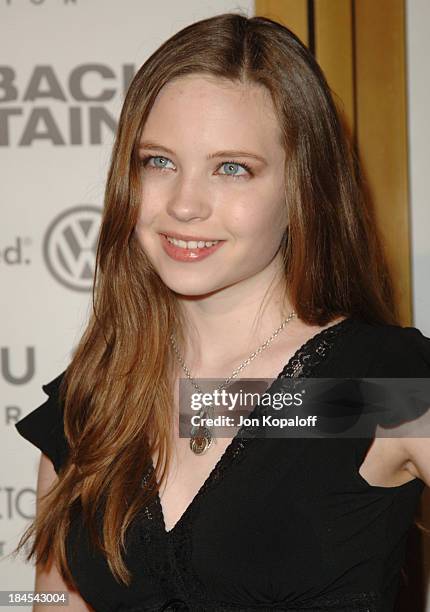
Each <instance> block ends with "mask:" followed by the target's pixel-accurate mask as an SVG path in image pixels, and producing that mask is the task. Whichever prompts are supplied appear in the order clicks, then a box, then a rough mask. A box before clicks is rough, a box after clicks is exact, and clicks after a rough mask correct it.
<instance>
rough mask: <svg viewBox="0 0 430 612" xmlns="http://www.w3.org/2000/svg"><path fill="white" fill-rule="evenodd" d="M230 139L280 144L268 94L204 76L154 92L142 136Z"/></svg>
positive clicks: (253, 86) (254, 86)
mask: <svg viewBox="0 0 430 612" xmlns="http://www.w3.org/2000/svg"><path fill="white" fill-rule="evenodd" d="M227 133H228V134H230V135H232V136H233V135H234V136H235V138H240V139H245V140H247V141H249V143H250V144H252V142H254V143H255V144H259V143H260V144H261V145H264V143H265V142H266V143H267V144H269V142H272V143H275V144H276V143H278V144H279V145H280V143H281V142H282V140H281V129H280V125H279V121H278V118H277V116H276V113H275V108H274V105H273V101H272V98H271V95H270V92H269V91H268V89H267V88H266V87H264V86H262V85H259V84H256V83H249V82H245V83H243V82H239V81H230V80H228V79H225V78H220V77H216V76H211V75H204V74H192V75H186V76H181V77H177V78H175V79H172V80H171V81H169V82H168V83H167V84H166V85H164V87H163V88H162V89H161V90H160V92H159V93H158V95H157V97H156V99H155V102H154V105H153V107H152V109H151V111H150V113H149V116H148V118H147V121H146V123H145V126H144V129H143V133H142V135H143V136H144V137H145V138H147V137H151V138H152V137H153V138H155V137H157V140H159V139H160V138H161V137H162V136H164V135H165V136H166V137H170V138H172V137H175V136H178V137H181V136H183V137H187V136H188V137H190V136H191V134H193V135H194V136H195V135H196V134H199V136H200V138H201V139H203V140H204V139H205V138H206V137H208V138H212V139H213V138H214V137H216V136H217V135H222V136H223V137H224V138H225V136H226V134H227Z"/></svg>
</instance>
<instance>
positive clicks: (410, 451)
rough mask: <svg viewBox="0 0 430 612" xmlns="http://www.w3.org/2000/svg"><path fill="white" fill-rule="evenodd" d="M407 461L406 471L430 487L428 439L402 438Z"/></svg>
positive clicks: (429, 443)
mask: <svg viewBox="0 0 430 612" xmlns="http://www.w3.org/2000/svg"><path fill="white" fill-rule="evenodd" d="M401 443H402V446H403V448H404V450H405V453H406V456H407V457H408V461H407V463H406V465H405V467H406V469H407V470H408V471H409V472H410V473H411V474H412V475H413V476H415V477H416V478H420V479H421V480H422V481H423V482H425V483H426V485H427V486H428V487H430V438H402V439H401Z"/></svg>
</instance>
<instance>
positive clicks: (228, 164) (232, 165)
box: [220, 161, 251, 178]
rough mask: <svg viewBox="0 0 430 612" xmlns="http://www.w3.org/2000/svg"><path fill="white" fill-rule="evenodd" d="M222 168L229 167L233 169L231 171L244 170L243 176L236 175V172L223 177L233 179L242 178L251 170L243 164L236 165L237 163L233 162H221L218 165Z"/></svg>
mask: <svg viewBox="0 0 430 612" xmlns="http://www.w3.org/2000/svg"><path fill="white" fill-rule="evenodd" d="M223 166H229V167H230V168H232V167H233V169H236V168H243V169H245V170H246V172H245V174H237V172H234V173H233V174H229V173H228V172H227V173H226V174H225V175H224V176H232V177H233V178H240V177H243V176H246V175H247V174H249V173H250V172H251V168H250V167H249V166H248V164H244V163H240V164H239V163H238V162H234V161H226V162H223V163H222V164H221V165H220V168H222V167H223Z"/></svg>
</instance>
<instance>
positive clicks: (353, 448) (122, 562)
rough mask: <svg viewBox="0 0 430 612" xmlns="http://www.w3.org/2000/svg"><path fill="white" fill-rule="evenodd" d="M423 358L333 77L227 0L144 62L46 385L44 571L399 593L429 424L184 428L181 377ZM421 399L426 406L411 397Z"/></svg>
mask: <svg viewBox="0 0 430 612" xmlns="http://www.w3.org/2000/svg"><path fill="white" fill-rule="evenodd" d="M238 372H239V373H240V374H241V376H243V377H247V378H262V377H263V378H277V379H278V380H280V379H282V378H285V379H287V378H292V377H297V376H300V377H305V378H307V377H333V378H342V377H375V378H376V377H385V378H394V377H413V378H415V377H416V378H427V377H429V375H430V339H429V338H426V337H425V336H423V335H422V333H421V332H420V331H419V330H417V329H416V328H413V327H407V328H402V327H400V326H399V324H398V319H397V316H396V311H395V306H394V297H393V290H392V286H391V281H390V278H389V274H388V272H387V268H386V264H385V260H384V256H383V249H382V247H381V243H380V239H379V237H378V234H377V231H376V229H375V220H374V216H373V213H372V209H371V207H370V205H369V204H368V202H367V201H366V199H365V197H364V195H363V190H362V188H361V182H360V175H359V170H358V163H357V160H356V158H355V156H354V154H353V151H352V150H351V148H350V145H349V144H348V140H347V138H346V136H345V133H344V130H343V129H342V126H341V122H340V120H339V117H338V114H337V111H336V108H335V105H334V103H333V100H332V97H331V94H330V90H329V87H328V85H327V83H326V81H325V78H324V76H323V74H322V72H321V70H320V68H319V67H318V65H317V63H316V62H315V60H314V58H313V57H312V55H311V54H310V53H309V51H308V50H307V48H306V47H305V46H303V44H302V43H301V42H300V41H299V40H298V39H297V38H296V36H295V35H294V34H293V33H292V32H290V31H289V30H288V29H287V28H285V27H283V26H282V25H280V24H278V23H276V22H273V21H271V20H269V19H265V18H262V17H253V18H250V19H248V18H246V17H245V16H242V15H240V14H223V15H219V16H217V17H214V18H211V19H206V20H203V21H200V22H198V23H194V24H192V25H190V26H188V27H186V28H185V29H183V30H181V31H180V32H178V33H177V34H175V35H174V36H173V37H172V38H171V39H169V40H168V41H167V42H165V43H164V44H163V45H162V46H161V47H160V48H159V49H158V50H157V51H156V52H155V53H154V54H153V55H152V56H151V57H150V58H149V59H148V60H147V61H146V62H145V64H144V65H143V66H142V67H141V69H140V70H139V72H138V73H137V75H136V77H135V78H134V80H133V82H132V84H131V86H130V88H129V91H128V93H127V96H126V99H125V102H124V107H123V109H122V113H121V117H120V122H119V128H118V133H117V138H116V142H115V146H114V150H113V155H112V161H111V167H110V170H109V175H108V180H107V188H106V196H105V206H104V216H103V221H102V227H101V232H100V237H99V244H98V251H97V261H96V276H95V283H94V311H93V315H92V318H91V320H90V322H89V324H88V327H87V329H86V331H85V334H84V336H83V337H82V340H81V342H80V344H79V346H78V347H77V349H76V351H75V353H74V356H73V359H72V361H71V363H70V365H69V366H68V368H67V370H66V371H65V372H63V373H62V374H60V375H59V376H58V377H57V378H55V379H54V380H53V381H51V382H50V383H49V384H47V385H45V386H44V387H43V389H44V390H45V391H46V393H47V394H48V396H49V397H48V399H47V401H46V402H45V403H44V404H43V405H41V406H39V407H38V408H37V409H36V410H34V411H33V412H31V413H30V414H29V415H28V416H26V417H25V418H24V419H22V420H21V421H20V422H19V423H18V424H17V429H18V431H19V433H20V434H21V435H23V436H24V437H25V438H27V439H28V440H30V441H31V442H32V443H33V444H36V445H37V446H38V447H39V448H40V449H41V450H42V453H43V454H42V459H41V464H40V472H39V485H38V497H39V501H38V508H37V517H36V519H35V521H34V523H33V525H32V526H31V527H30V528H29V530H27V532H26V534H24V536H23V539H22V541H21V542H20V546H22V545H23V543H24V542H25V541H26V540H27V539H28V538H29V537H30V536H34V543H33V546H32V549H31V551H30V554H29V556H28V558H31V556H33V555H34V556H35V558H36V564H37V579H36V589H37V590H47V589H51V590H54V589H58V590H61V588H64V589H66V588H67V589H69V592H70V596H71V599H70V601H71V609H73V610H85V609H91V608H92V609H94V610H97V611H100V612H108V611H118V612H119V611H122V612H124V611H126V610H128V611H131V610H134V611H138V610H145V611H149V610H151V611H156V610H157V611H158V610H193V611H194V610H202V611H203V610H204V611H206V610H266V609H278V610H337V611H339V610H344V611H346V610H349V611H364V610H368V611H372V612H376V611H378V612H380V611H388V610H392V609H393V604H394V600H395V597H396V592H397V588H398V579H399V575H400V571H401V567H402V563H403V556H404V548H405V540H406V536H407V532H408V530H409V527H410V525H411V524H412V522H413V517H414V512H415V510H416V508H417V504H418V501H419V497H420V494H421V492H422V490H423V488H424V485H425V483H427V484H429V483H430V469H429V465H430V448H429V444H428V440H427V439H426V438H412V437H409V438H401V437H396V438H382V437H377V436H374V437H372V438H371V439H369V438H353V439H342V438H336V439H335V438H318V439H317V438H309V437H308V438H305V437H297V438H295V439H292V438H290V439H279V438H278V439H274V438H267V439H264V438H258V437H246V436H243V435H240V434H239V432H236V434H235V436H234V438H233V439H231V438H230V439H229V438H213V437H211V433H210V430H197V431H193V432H192V435H191V437H190V438H188V439H187V438H184V437H180V436H179V435H178V420H179V419H178V412H179V379H180V378H187V379H189V380H188V382H189V383H190V384H191V386H193V385H194V384H197V387H194V388H198V383H197V379H199V378H216V379H220V380H223V381H224V380H226V381H228V379H231V378H234V377H235V376H236V375H237V374H238ZM420 418H421V417H420Z"/></svg>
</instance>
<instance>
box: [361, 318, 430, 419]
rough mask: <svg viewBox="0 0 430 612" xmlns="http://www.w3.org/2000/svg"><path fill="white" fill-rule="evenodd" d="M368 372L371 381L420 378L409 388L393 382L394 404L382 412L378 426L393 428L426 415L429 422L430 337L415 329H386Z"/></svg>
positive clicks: (390, 327)
mask: <svg viewBox="0 0 430 612" xmlns="http://www.w3.org/2000/svg"><path fill="white" fill-rule="evenodd" d="M371 370H372V372H371V376H372V377H374V378H387V379H390V378H393V379H396V378H404V379H406V378H416V379H421V380H420V381H416V383H415V382H414V383H412V382H411V384H410V385H409V384H407V385H404V384H403V383H401V384H399V385H397V383H396V382H395V381H394V380H393V382H392V383H391V387H392V390H391V391H392V393H391V396H392V397H393V398H394V399H395V401H394V402H393V403H392V405H391V406H389V407H388V409H387V410H384V411H383V412H382V413H381V415H380V418H379V419H378V422H379V424H380V425H382V426H385V425H387V426H394V425H397V424H401V423H403V422H405V421H411V420H414V419H416V418H418V417H421V416H423V415H424V414H426V413H427V415H428V418H429V419H430V410H429V408H430V338H428V337H427V336H424V334H423V333H422V332H421V331H420V330H419V329H417V328H415V327H396V326H385V327H384V333H383V337H382V338H381V339H380V344H379V348H378V351H377V354H376V356H375V360H374V362H373V367H372V368H371ZM424 379H428V382H427V381H426V380H424ZM405 382H407V381H405ZM402 389H407V396H405V394H404V395H403V397H402V395H401V393H402ZM401 398H402V399H401ZM403 398H404V401H403Z"/></svg>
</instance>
